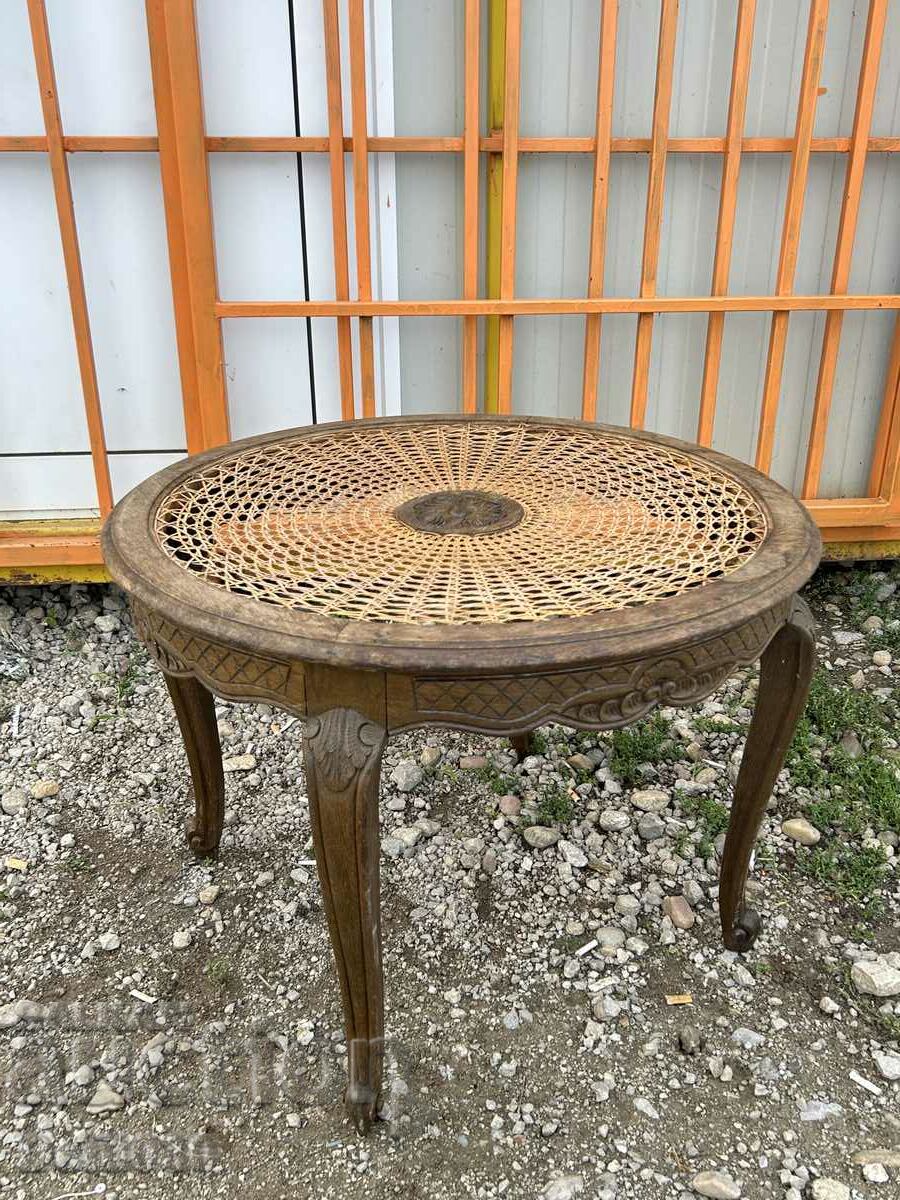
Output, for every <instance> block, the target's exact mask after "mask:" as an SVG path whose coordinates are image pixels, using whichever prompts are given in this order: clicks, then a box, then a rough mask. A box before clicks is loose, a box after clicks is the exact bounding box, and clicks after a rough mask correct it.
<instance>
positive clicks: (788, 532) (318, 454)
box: [103, 415, 821, 1128]
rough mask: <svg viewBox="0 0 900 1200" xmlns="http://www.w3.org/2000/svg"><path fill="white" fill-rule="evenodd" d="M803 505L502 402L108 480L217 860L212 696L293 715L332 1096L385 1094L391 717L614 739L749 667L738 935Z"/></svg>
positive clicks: (777, 747) (786, 699)
mask: <svg viewBox="0 0 900 1200" xmlns="http://www.w3.org/2000/svg"><path fill="white" fill-rule="evenodd" d="M820 548H821V546H820V539H819V535H818V532H817V530H816V528H815V526H814V525H813V523H812V521H811V520H810V518H809V516H808V515H807V513H806V511H805V509H804V508H803V507H802V505H801V504H799V503H798V502H797V501H796V500H795V499H794V498H793V497H792V496H791V495H789V494H788V493H787V492H786V491H784V489H782V488H781V487H779V486H778V485H777V484H775V483H773V482H772V481H771V480H769V479H767V478H765V477H764V476H763V475H760V474H759V473H758V472H756V471H754V470H752V469H751V468H749V467H746V466H743V465H742V464H740V463H738V462H735V461H733V460H732V459H729V458H726V457H724V456H722V455H720V454H716V453H713V452H712V451H710V450H704V449H699V448H697V447H695V446H691V445H688V444H686V443H683V442H679V441H675V440H673V439H671V438H664V437H658V436H653V435H650V434H646V433H635V432H630V431H628V430H623V429H616V428H611V427H606V426H599V425H592V424H586V423H584V422H580V421H564V420H541V419H533V418H527V417H515V418H513V417H506V416H499V417H494V416H461V415H447V416H432V417H398V418H387V419H383V420H372V421H357V422H343V423H340V424H333V425H320V426H317V427H313V428H304V429H295V430H288V431H285V432H281V433H276V434H269V435H266V436H264V437H259V438H251V439H249V440H246V441H242V442H235V443H233V444H232V445H229V446H223V447H222V448H220V449H217V450H213V451H210V452H209V453H206V454H201V455H198V456H197V457H195V458H191V459H187V460H185V461H183V462H179V463H176V464H175V465H174V466H172V467H169V468H168V469H166V470H164V471H161V472H160V473H159V474H157V475H154V476H153V477H152V478H150V479H148V480H147V481H146V482H145V483H143V484H141V485H140V486H139V487H138V488H136V489H135V490H134V491H133V492H131V493H130V495H128V496H127V497H126V498H125V499H124V500H123V501H122V502H121V503H120V504H119V505H117V507H116V509H115V510H114V512H113V514H112V516H111V517H110V518H109V520H108V521H107V523H106V526H105V528H104V531H103V551H104V556H105V558H106V562H107V565H108V567H109V570H110V572H111V573H112V575H113V577H114V578H115V579H116V580H117V581H118V582H119V583H120V584H121V585H122V587H124V588H125V589H126V591H127V592H128V593H129V595H130V598H131V605H132V612H133V615H134V623H135V628H136V630H137V633H138V635H139V636H140V638H141V639H142V640H143V641H144V642H145V643H146V645H147V646H148V647H149V649H150V653H151V654H152V655H153V657H154V658H155V659H156V661H157V662H158V663H159V665H160V667H161V668H162V670H163V671H164V673H165V677H166V682H167V684H168V689H169V693H170V695H171V697H172V702H173V704H174V706H175V712H176V714H177V716H178V721H179V725H180V727H181V733H182V736H183V738H184V744H185V748H186V750H187V756H188V761H189V764H190V770H191V778H192V781H193V799H194V806H195V812H194V817H193V822H192V824H191V825H190V827H189V832H188V839H189V842H190V845H191V848H192V849H193V850H194V851H196V852H197V853H200V854H208V853H211V852H213V851H214V850H215V849H216V847H217V845H218V843H219V838H220V835H221V832H222V814H223V798H224V783H223V774H222V759H221V750H220V746H219V738H218V732H217V728H216V716H215V709H214V703H213V697H212V695H211V693H216V694H217V695H220V696H224V697H226V698H227V699H229V700H249V701H263V700H264V701H266V702H268V703H271V704H274V705H277V706H280V707H281V708H285V709H288V710H289V711H290V712H293V713H296V714H297V715H298V716H300V717H303V718H305V719H306V725H305V731H304V737H303V756H304V763H305V768H306V780H307V788H308V792H309V806H310V818H311V822H312V832H313V840H314V843H315V850H316V859H317V862H318V868H319V878H320V880H321V886H322V897H323V902H324V906H325V910H326V912H327V915H328V925H329V930H330V934H331V940H332V944H333V947H334V953H335V959H336V961H337V969H338V974H339V976H340V981H341V989H342V992H343V1001H344V1012H345V1019H346V1030H347V1046H348V1054H349V1084H348V1088H347V1093H346V1100H347V1104H348V1107H349V1109H350V1112H351V1114H352V1116H353V1117H354V1119H355V1121H356V1123H357V1125H358V1126H360V1127H362V1128H365V1127H367V1126H368V1123H369V1122H370V1121H371V1120H372V1119H373V1117H374V1115H375V1112H376V1108H377V1104H378V1094H379V1088H380V1084H381V1070H382V1057H383V1041H384V1004H383V985H382V965H381V930H380V915H379V890H378V877H379V850H380V847H379V833H378V780H379V771H380V763H381V754H382V750H383V749H384V744H385V739H386V737H387V735H388V733H390V732H393V731H394V730H399V729H410V728H413V727H415V726H421V725H444V726H449V727H452V728H455V729H463V730H471V731H473V732H477V733H483V734H490V735H501V736H506V737H509V738H511V739H512V741H513V743H514V745H515V746H516V748H517V749H518V750H519V751H520V752H522V750H523V749H524V746H525V745H526V740H527V736H528V734H529V732H530V731H531V730H533V729H534V728H535V727H536V726H538V725H540V724H542V723H544V722H548V721H557V722H560V723H562V724H565V725H571V726H576V727H578V728H582V729H614V728H617V727H620V726H623V725H627V724H629V723H630V722H632V721H634V720H636V719H637V718H639V717H643V716H644V715H645V714H646V713H648V712H650V711H651V709H653V708H654V707H655V706H656V705H658V704H661V703H663V704H668V705H687V704H694V703H695V702H696V701H698V700H701V699H702V698H703V697H704V696H706V695H707V694H708V693H710V692H712V691H713V690H714V689H715V688H716V687H718V686H719V685H720V684H721V683H722V682H723V681H724V680H725V679H726V678H727V677H728V676H729V675H730V674H731V673H732V672H733V671H734V669H735V668H736V667H738V666H741V665H743V664H747V663H752V662H754V661H755V660H756V659H757V658H760V656H761V658H762V672H761V678H760V687H759V698H758V701H757V707H756V712H755V715H754V717H753V721H752V723H751V725H750V731H749V734H748V737H747V743H746V747H745V750H744V756H743V759H742V762H741V767H740V772H739V775H738V779H737V784H736V787H735V792H734V801H733V804H732V809H731V822H730V826H729V829H728V834H727V838H726V842H725V850H724V855H723V858H722V870H721V885H720V891H719V908H720V913H721V920H722V930H723V936H724V940H725V944H726V946H728V947H729V948H730V949H732V950H738V951H744V950H747V949H748V948H749V947H750V946H751V945H752V944H753V941H754V940H755V938H756V936H757V933H758V931H759V924H760V923H759V918H758V917H757V915H756V914H755V913H754V912H753V911H752V910H750V909H748V908H747V907H745V905H744V901H743V892H744V884H745V881H746V877H747V872H748V869H749V864H750V856H751V851H752V846H753V842H754V840H755V837H756V834H757V832H758V829H759V824H760V820H761V817H762V814H763V811H764V809H765V806H766V803H767V801H768V799H769V796H770V793H771V790H772V787H773V785H774V782H775V779H776V777H777V775H778V772H779V770H780V768H781V765H782V762H783V759H784V755H785V752H786V750H787V747H788V744H789V742H790V740H791V736H792V734H793V730H794V726H795V724H796V722H797V719H798V717H799V715H800V713H801V711H802V708H803V705H804V703H805V700H806V694H807V691H808V687H809V682H810V676H811V673H812V669H813V662H814V641H813V636H812V633H811V624H810V620H809V613H808V610H807V609H806V606H805V605H804V604H803V602H802V601H801V600H800V599H798V598H797V596H796V592H797V590H798V588H800V587H801V586H802V585H803V584H804V583H805V582H806V580H807V579H808V578H809V576H810V575H811V574H812V572H813V570H814V569H815V567H816V564H817V563H818V561H819V555H820Z"/></svg>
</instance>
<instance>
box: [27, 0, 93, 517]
mask: <svg viewBox="0 0 900 1200" xmlns="http://www.w3.org/2000/svg"><path fill="white" fill-rule="evenodd" d="M28 18H29V21H30V24H31V42H32V46H33V48H34V62H35V67H36V69H37V77H38V87H39V90H40V93H41V109H42V111H43V115H44V128H45V130H46V134H47V151H48V154H49V157H50V171H51V174H52V177H53V192H54V196H55V198H56V216H57V220H58V221H59V236H60V240H61V242H62V251H63V262H64V264H65V270H66V283H67V284H68V288H69V303H70V305H71V309H72V325H73V327H74V330H75V350H76V353H77V355H78V370H79V373H80V375H81V390H82V394H83V396H84V412H85V418H86V421H87V432H88V441H89V444H90V447H91V460H92V462H93V466H94V479H95V482H96V486H97V503H98V505H99V508H100V515H101V516H102V517H105V516H106V515H107V513H109V512H110V511H111V509H112V506H113V497H112V484H111V483H110V478H109V462H108V460H107V457H106V438H105V436H104V433H103V412H102V409H101V407H100V389H99V387H98V385H97V368H96V365H95V363H94V346H93V343H92V341H91V325H90V318H89V316H88V307H87V295H86V293H85V290H84V273H83V271H82V269H81V252H80V250H79V247H78V228H77V225H76V223H75V207H74V205H73V203H72V185H71V182H70V180H69V165H68V163H67V162H66V153H65V150H64V149H63V144H62V123H61V121H60V116H59V99H58V97H57V92H56V74H55V72H54V69H53V55H52V52H51V49H50V30H49V28H48V26H47V10H46V8H45V7H44V0H28Z"/></svg>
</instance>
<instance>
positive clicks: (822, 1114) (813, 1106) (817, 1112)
mask: <svg viewBox="0 0 900 1200" xmlns="http://www.w3.org/2000/svg"><path fill="white" fill-rule="evenodd" d="M843 1113H844V1110H843V1108H842V1107H841V1106H840V1104H834V1103H833V1102H831V1101H828V1100H809V1101H808V1102H807V1103H806V1104H804V1105H803V1107H802V1108H801V1109H800V1120H801V1121H825V1120H827V1119H828V1118H829V1117H840V1116H843Z"/></svg>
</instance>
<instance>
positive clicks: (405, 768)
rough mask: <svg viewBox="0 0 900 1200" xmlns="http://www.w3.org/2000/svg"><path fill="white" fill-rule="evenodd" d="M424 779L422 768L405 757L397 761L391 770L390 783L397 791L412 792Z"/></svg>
mask: <svg viewBox="0 0 900 1200" xmlns="http://www.w3.org/2000/svg"><path fill="white" fill-rule="evenodd" d="M423 779H424V775H423V773H422V768H421V767H420V766H419V764H418V763H417V762H413V760H412V759H411V758H405V759H404V760H403V762H399V763H397V765H396V767H394V769H393V771H392V772H391V783H392V784H393V785H394V787H395V788H396V789H397V791H398V792H412V791H415V789H416V788H417V787H418V786H419V784H420V783H421V782H422V780H423Z"/></svg>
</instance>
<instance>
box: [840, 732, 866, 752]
mask: <svg viewBox="0 0 900 1200" xmlns="http://www.w3.org/2000/svg"><path fill="white" fill-rule="evenodd" d="M838 744H839V745H840V747H841V749H842V750H843V752H844V753H845V754H846V755H847V757H848V758H859V756H860V755H861V754H862V752H863V751H862V745H861V744H860V740H859V738H858V737H857V736H856V734H855V733H854V732H853V730H852V729H848V730H847V731H846V733H844V735H843V736H842V737H841V740H840V742H839V743H838Z"/></svg>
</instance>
